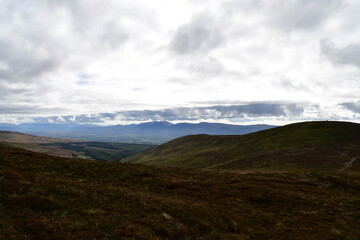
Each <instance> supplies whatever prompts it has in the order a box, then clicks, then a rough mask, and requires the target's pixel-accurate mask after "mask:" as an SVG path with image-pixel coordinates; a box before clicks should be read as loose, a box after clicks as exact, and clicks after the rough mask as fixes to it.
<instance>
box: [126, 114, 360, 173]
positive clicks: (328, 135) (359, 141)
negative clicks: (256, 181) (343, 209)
mask: <svg viewBox="0 0 360 240" xmlns="http://www.w3.org/2000/svg"><path fill="white" fill-rule="evenodd" d="M359 157H360V124H356V123H348V122H328V121H326V122H304V123H296V124H290V125H287V126H283V127H277V128H272V129H269V130H264V131H260V132H255V133H251V134H246V135H241V136H209V135H192V136H185V137H181V138H177V139H174V140H172V141H170V142H168V143H165V144H162V145H160V146H158V147H155V148H153V149H151V150H149V151H146V152H143V153H140V154H138V155H136V156H134V157H132V158H130V159H127V160H126V161H128V162H132V163H142V164H149V165H158V166H175V167H187V168H218V169H278V170H280V169H298V168H301V169H318V170H336V169H337V170H340V169H343V168H349V169H353V170H360V163H359V162H360V158H359ZM350 162H351V164H350V165H349V166H347V163H350Z"/></svg>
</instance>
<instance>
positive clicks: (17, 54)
mask: <svg viewBox="0 0 360 240" xmlns="http://www.w3.org/2000/svg"><path fill="white" fill-rule="evenodd" d="M24 40H25V39H24ZM0 52H1V54H0V65H1V66H0V80H8V81H11V82H20V81H31V80H34V78H36V77H40V76H41V75H43V74H44V73H47V72H49V71H51V70H53V69H55V68H56V67H58V66H59V65H60V63H61V59H62V58H63V57H64V56H63V54H62V53H60V52H58V51H57V50H56V49H52V48H51V47H47V46H46V45H43V44H41V43H37V42H34V41H27V40H25V41H24V42H21V43H16V42H11V41H10V40H4V39H1V36H0Z"/></svg>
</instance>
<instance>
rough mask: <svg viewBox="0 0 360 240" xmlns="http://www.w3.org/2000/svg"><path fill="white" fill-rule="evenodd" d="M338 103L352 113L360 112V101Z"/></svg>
mask: <svg viewBox="0 0 360 240" xmlns="http://www.w3.org/2000/svg"><path fill="white" fill-rule="evenodd" d="M340 105H341V106H343V107H344V108H346V109H348V110H350V111H352V112H354V113H360V101H358V102H345V103H341V104H340Z"/></svg>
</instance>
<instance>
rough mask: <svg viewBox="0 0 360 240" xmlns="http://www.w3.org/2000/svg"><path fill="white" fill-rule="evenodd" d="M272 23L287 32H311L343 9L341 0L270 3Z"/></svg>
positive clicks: (300, 0)
mask: <svg viewBox="0 0 360 240" xmlns="http://www.w3.org/2000/svg"><path fill="white" fill-rule="evenodd" d="M267 3H268V4H270V7H269V10H270V12H269V15H268V16H269V21H270V23H271V24H272V25H273V26H275V27H277V28H279V29H283V30H286V31H291V30H311V29H314V28H317V27H318V26H319V25H321V24H322V23H323V22H324V21H325V20H326V19H327V18H329V17H331V15H332V14H333V12H334V11H335V10H336V9H338V8H339V7H341V5H342V1H341V0H288V1H281V0H280V1H268V2H267Z"/></svg>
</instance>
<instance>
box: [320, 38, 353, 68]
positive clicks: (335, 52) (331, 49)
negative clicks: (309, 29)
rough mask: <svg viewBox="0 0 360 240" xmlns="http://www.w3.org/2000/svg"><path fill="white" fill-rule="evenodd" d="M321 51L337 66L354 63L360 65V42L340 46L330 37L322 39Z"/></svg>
mask: <svg viewBox="0 0 360 240" xmlns="http://www.w3.org/2000/svg"><path fill="white" fill-rule="evenodd" d="M320 49H321V53H322V54H323V55H324V56H325V57H327V59H328V60H329V61H330V62H331V63H333V64H334V65H336V66H341V65H352V66H356V67H360V42H357V43H350V44H348V45H345V46H342V47H338V46H337V45H336V44H335V43H334V42H332V41H330V40H329V39H321V40H320Z"/></svg>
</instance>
